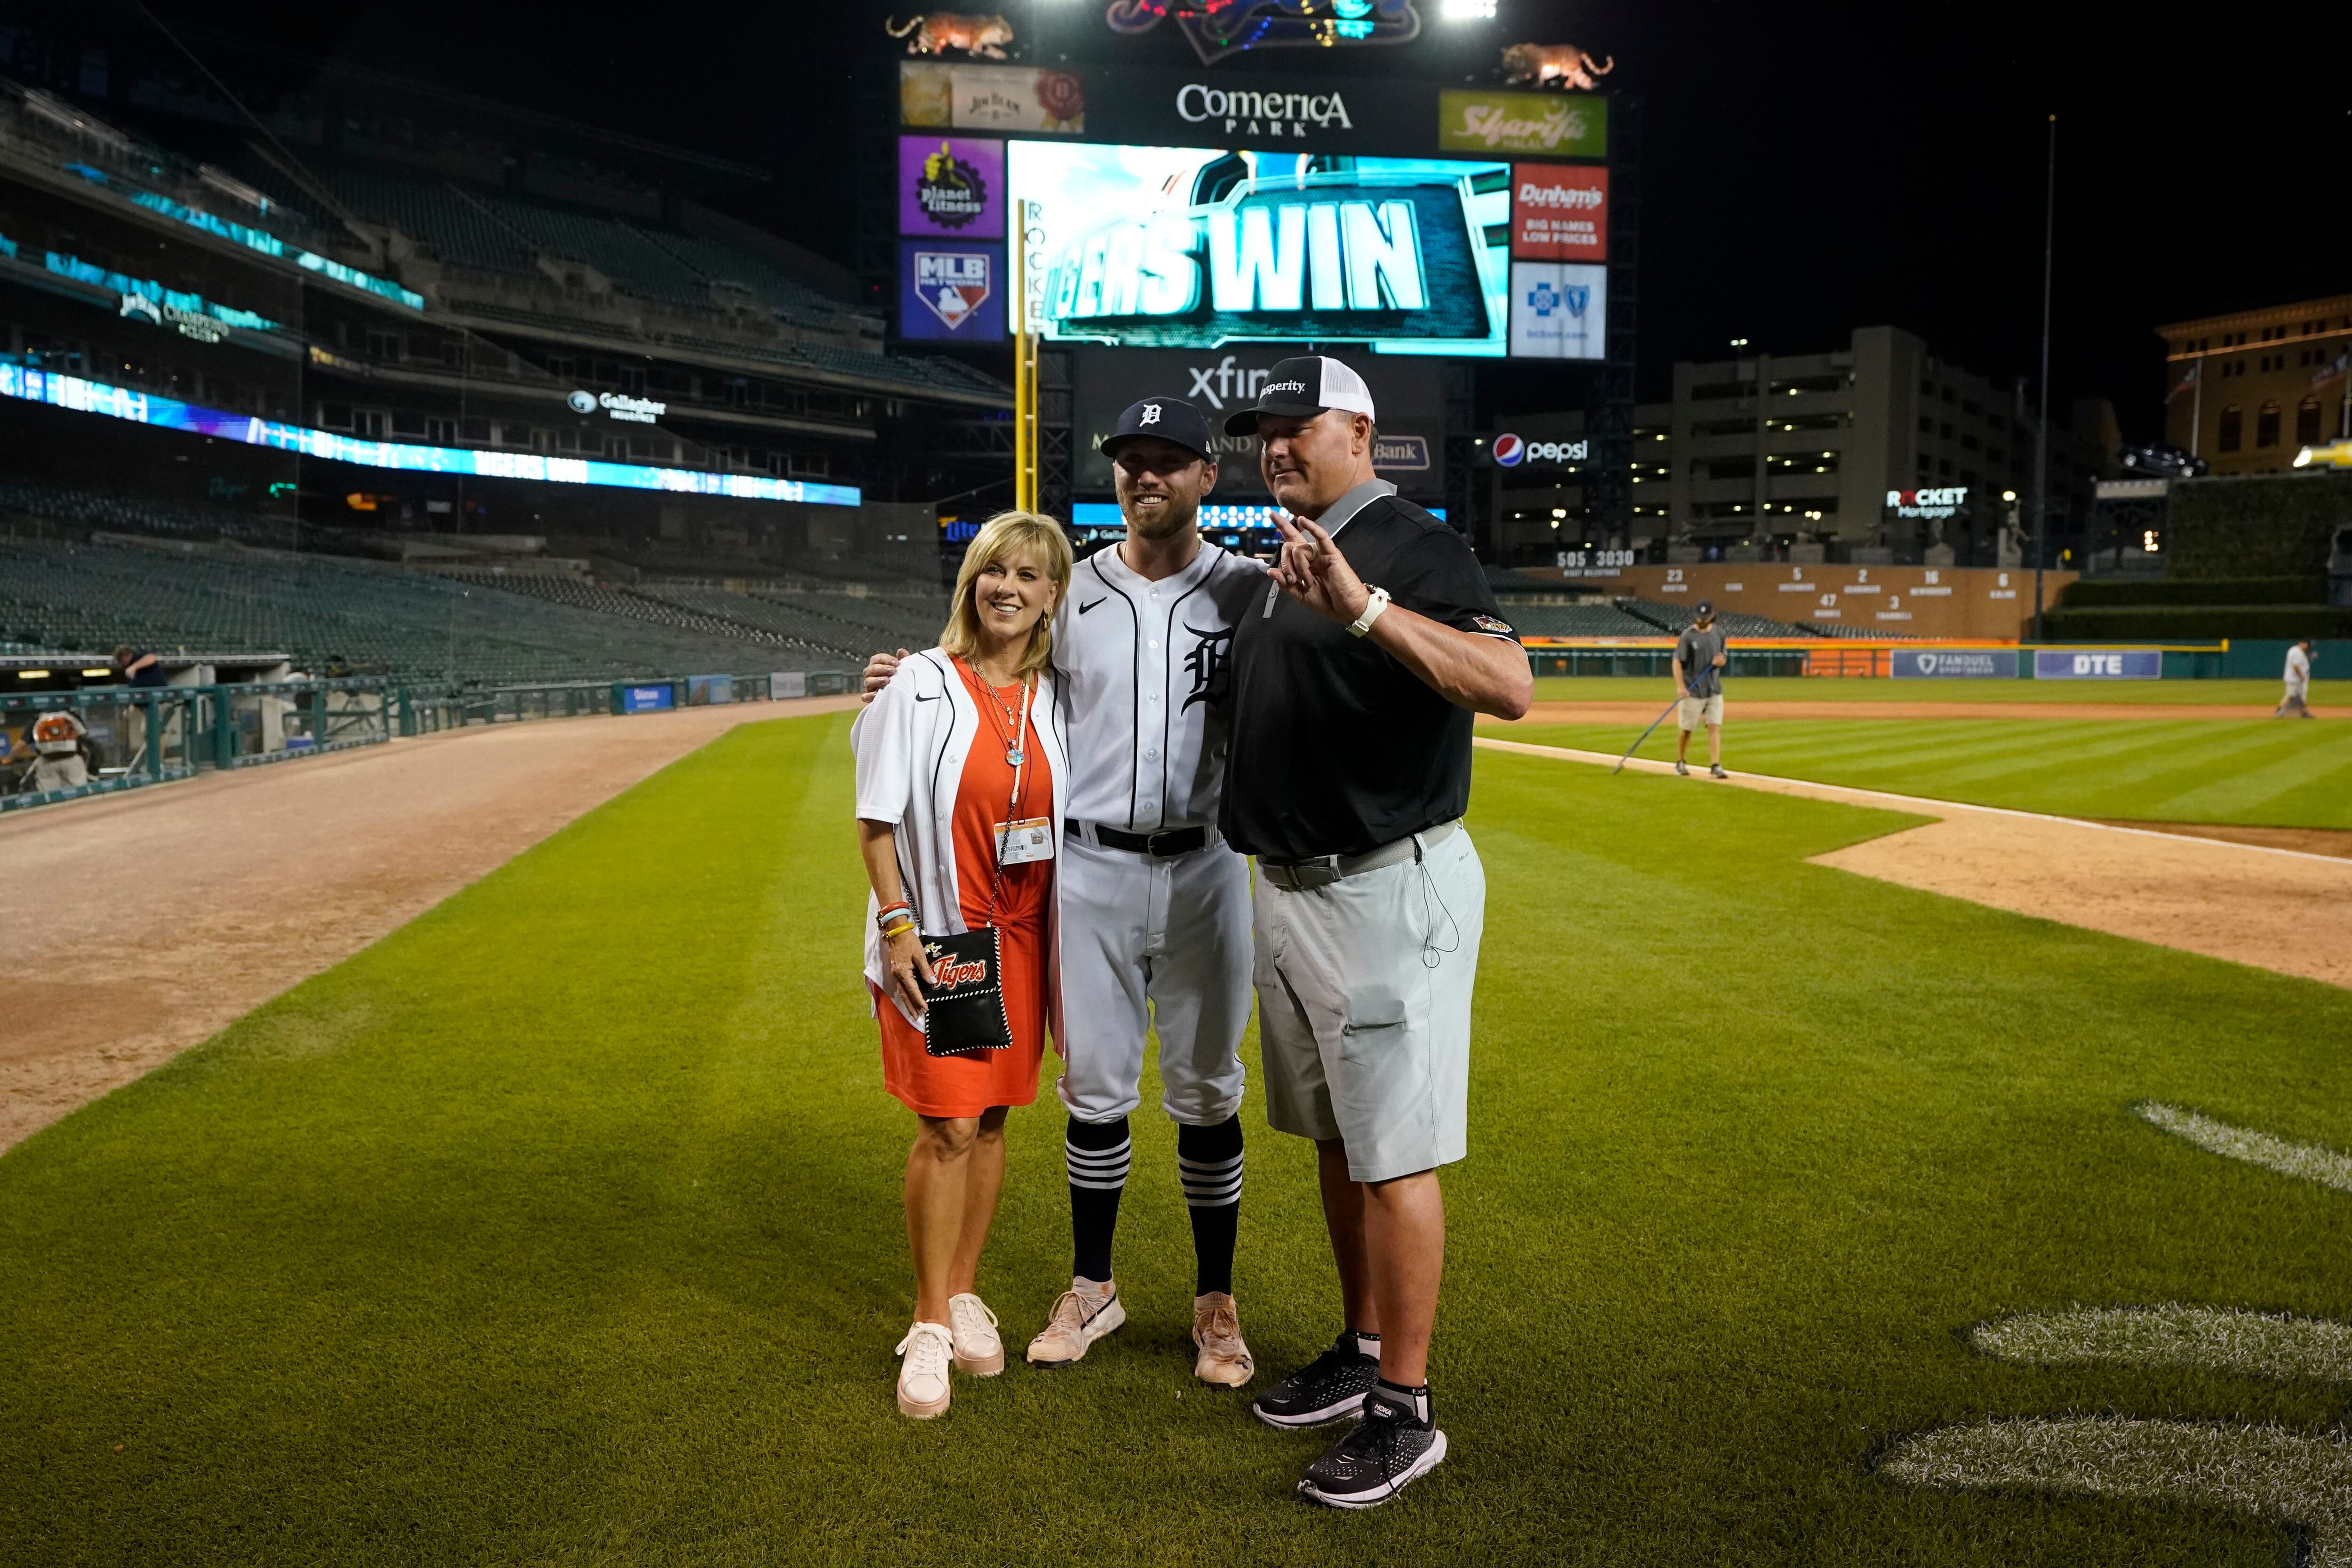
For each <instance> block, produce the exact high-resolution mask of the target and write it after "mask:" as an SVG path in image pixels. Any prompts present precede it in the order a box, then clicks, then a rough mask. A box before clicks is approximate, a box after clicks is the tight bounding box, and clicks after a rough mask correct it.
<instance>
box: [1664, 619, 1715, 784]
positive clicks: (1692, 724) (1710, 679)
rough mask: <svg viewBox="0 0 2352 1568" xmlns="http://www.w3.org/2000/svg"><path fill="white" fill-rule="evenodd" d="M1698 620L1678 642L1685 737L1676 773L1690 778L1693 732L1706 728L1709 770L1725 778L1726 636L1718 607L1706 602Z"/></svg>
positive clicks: (1679, 717) (1677, 755)
mask: <svg viewBox="0 0 2352 1568" xmlns="http://www.w3.org/2000/svg"><path fill="white" fill-rule="evenodd" d="M1694 613H1695V614H1696V616H1697V619H1696V620H1694V621H1693V622H1692V623H1691V624H1690V625H1689V626H1685V627H1684V628H1683V635H1682V636H1681V637H1676V638H1675V696H1676V697H1679V698H1681V699H1682V708H1681V710H1680V711H1679V712H1677V713H1676V714H1675V723H1676V724H1677V725H1679V726H1680V727H1681V735H1680V738H1679V739H1677V740H1676V741H1675V772H1676V773H1680V774H1682V775H1683V776H1684V777H1685V778H1688V777H1689V776H1690V738H1691V731H1693V730H1696V729H1697V728H1698V727H1699V726H1700V725H1701V724H1705V725H1706V771H1707V775H1708V776H1709V777H1711V778H1718V779H1719V778H1725V777H1727V776H1728V775H1727V774H1726V773H1724V771H1723V665H1724V660H1725V658H1726V655H1725V654H1724V651H1723V634H1722V633H1721V632H1719V631H1717V630H1716V629H1715V606H1714V605H1712V604H1710V603H1708V602H1707V601H1706V600H1705V599H1701V600H1700V601H1699V602H1698V608H1697V610H1696V612H1694Z"/></svg>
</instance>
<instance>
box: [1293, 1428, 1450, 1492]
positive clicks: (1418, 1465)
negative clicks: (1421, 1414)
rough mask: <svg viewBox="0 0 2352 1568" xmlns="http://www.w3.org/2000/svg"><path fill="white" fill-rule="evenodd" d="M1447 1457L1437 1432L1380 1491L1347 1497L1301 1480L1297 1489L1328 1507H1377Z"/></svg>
mask: <svg viewBox="0 0 2352 1568" xmlns="http://www.w3.org/2000/svg"><path fill="white" fill-rule="evenodd" d="M1443 1458H1445V1434H1444V1433H1443V1432H1440V1433H1439V1434H1438V1435H1437V1441H1435V1442H1434V1443H1432V1444H1431V1445H1430V1446H1429V1448H1428V1450H1427V1451H1426V1452H1424V1453H1423V1455H1422V1456H1421V1458H1418V1459H1415V1460H1414V1461H1413V1462H1412V1468H1409V1469H1407V1470H1406V1471H1405V1473H1404V1474H1402V1475H1401V1476H1399V1477H1398V1478H1397V1479H1395V1480H1393V1481H1391V1482H1389V1483H1387V1484H1386V1485H1385V1486H1383V1487H1381V1489H1379V1490H1377V1491H1368V1492H1353V1493H1350V1494H1349V1495H1348V1496H1346V1497H1332V1496H1330V1495H1328V1494H1327V1493H1324V1492H1319V1491H1317V1490H1316V1489H1315V1483H1314V1482H1312V1481H1301V1482H1299V1483H1298V1491H1299V1495H1300V1496H1302V1497H1309V1498H1313V1499H1314V1500H1316V1501H1317V1502H1319V1503H1321V1504H1323V1505H1324V1506H1325V1507H1326V1508H1378V1507H1380V1506H1381V1504H1382V1503H1384V1502H1386V1501H1388V1500H1390V1499H1391V1498H1392V1497H1394V1496H1396V1495H1397V1493H1399V1492H1401V1491H1402V1490H1404V1489H1405V1488H1407V1487H1409V1486H1411V1485H1412V1483H1413V1482H1414V1481H1416V1480H1418V1479H1421V1478H1422V1477H1423V1476H1425V1475H1427V1474H1429V1472H1430V1471H1432V1470H1433V1469H1435V1468H1437V1466H1438V1461H1439V1460H1441V1459H1443Z"/></svg>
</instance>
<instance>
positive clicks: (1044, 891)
mask: <svg viewBox="0 0 2352 1568" xmlns="http://www.w3.org/2000/svg"><path fill="white" fill-rule="evenodd" d="M956 664H957V667H958V669H959V671H961V669H962V668H963V661H962V660H961V659H958V660H957V661H956ZM964 685H965V689H966V691H967V693H969V694H970V695H971V696H972V697H973V699H974V700H976V701H980V702H983V703H984V702H985V701H986V699H984V698H982V697H980V695H979V692H980V689H981V688H980V684H979V682H978V681H977V680H975V679H971V677H970V676H966V678H965V682H964ZM996 695H997V697H998V698H999V699H1000V700H1002V701H1003V703H1004V704H1006V705H1007V706H1008V707H1009V708H1010V709H1011V710H1012V711H1013V712H1014V713H1016V714H1017V713H1018V712H1019V711H1020V710H1021V688H1020V687H1019V686H1017V685H1016V686H1003V687H999V688H997V689H996ZM1037 722H1038V715H1037V714H1036V713H1035V712H1034V710H1033V711H1032V712H1031V714H1030V717H1029V726H1030V736H1029V743H1028V747H1027V753H1028V758H1029V761H1028V765H1027V766H1025V767H1024V768H1023V769H1022V770H1021V773H1022V779H1021V812H1020V815H1021V816H1024V817H1027V816H1051V815H1052V813H1053V809H1054V779H1053V775H1052V773H1050V772H1049V771H1048V769H1047V766H1046V763H1045V747H1044V746H1042V745H1040V744H1039V743H1038V742H1037V736H1036V728H1037ZM1004 752H1005V747H1004V745H1003V742H1002V738H1001V737H1000V736H999V735H998V734H997V732H996V729H995V726H994V725H992V723H991V722H990V721H989V719H988V714H987V710H986V709H985V708H984V707H983V708H982V713H981V722H980V732H979V734H978V735H976V736H974V737H973V739H972V742H971V751H970V752H969V753H967V754H966V756H965V757H964V763H963V777H962V778H961V780H960V781H958V784H957V786H956V805H955V817H954V823H955V827H954V834H955V857H956V898H957V900H958V901H959V902H961V904H962V906H963V922H964V926H965V928H966V929H967V930H971V931H978V930H979V929H980V928H981V927H982V926H983V925H986V924H990V923H993V924H994V925H995V926H996V928H997V938H996V942H997V952H998V953H999V955H1000V968H1001V969H1002V971H1003V984H1004V1015H1005V1017H1006V1019H1007V1020H1008V1021H1009V1022H1010V1023H1011V1024H1012V1026H1013V1044H1012V1046H1011V1047H1009V1048H1007V1049H1005V1050H1001V1051H981V1052H977V1053H974V1054H972V1055H969V1056H955V1057H935V1056H932V1055H931V1054H930V1053H929V1051H926V1050H925V1049H924V1048H923V1032H922V1030H920V1029H919V1028H917V1027H915V1026H913V1025H911V1024H909V1023H908V1022H907V1020H906V1019H905V1018H904V1017H902V1016H900V1015H899V1012H898V1005H897V1004H895V1003H893V1002H891V1001H890V1000H889V998H887V996H884V995H882V994H880V993H879V992H878V991H877V992H876V994H875V999H874V1000H875V1007H874V1014H875V1016H876V1017H877V1019H879V1020H880V1021H881V1025H882V1086H883V1087H884V1088H885V1089H888V1090H889V1091H890V1092H891V1093H892V1094H894V1095H896V1096H898V1099H899V1100H901V1101H902V1102H904V1104H905V1105H906V1107H907V1109H908V1110H912V1111H914V1112H916V1113H917V1114H919V1115H922V1116H978V1115H979V1114H980V1113H981V1112H982V1111H983V1110H988V1109H989V1108H990V1107H991V1106H996V1105H1027V1104H1029V1103H1030V1102H1031V1101H1033V1100H1035V1099H1036V1098H1037V1064H1038V1063H1039V1062H1040V1061H1041V1060H1043V1059H1044V1057H1045V1015H1046V993H1045V985H1046V978H1047V976H1046V963H1047V956H1048V955H1047V934H1048V933H1047V930H1046V920H1047V917H1048V916H1049V915H1050V913H1051V912H1052V910H1053V903H1054V862H1053V861H1051V860H1031V861H1028V862H1026V863H1024V864H1023V865H1019V866H1007V867H1006V868H1004V880H1003V885H1002V887H1001V888H1000V889H999V891H998V894H997V900H996V919H995V921H993V922H991V921H989V918H988V889H989V883H990V881H991V879H992V878H993V877H994V876H995V866H996V825H997V824H998V823H1000V822H1003V820H1004V819H1005V815H1004V814H1005V807H1006V805H1007V804H1008V803H1009V802H1010V801H1011V800H1012V798H1013V764H1012V763H1008V762H1006V761H1005V760H1004ZM867 988H868V989H869V990H871V989H873V986H872V984H871V982H869V983H868V984H867Z"/></svg>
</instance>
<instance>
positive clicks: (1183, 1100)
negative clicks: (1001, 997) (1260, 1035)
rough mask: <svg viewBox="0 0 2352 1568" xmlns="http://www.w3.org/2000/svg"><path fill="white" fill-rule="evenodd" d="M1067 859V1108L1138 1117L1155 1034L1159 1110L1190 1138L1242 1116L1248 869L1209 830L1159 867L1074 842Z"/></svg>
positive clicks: (1079, 1113)
mask: <svg viewBox="0 0 2352 1568" xmlns="http://www.w3.org/2000/svg"><path fill="white" fill-rule="evenodd" d="M1062 856H1063V859H1062V875H1061V937H1062V942H1061V946H1062V1023H1063V1027H1064V1031H1065V1032H1066V1034H1067V1035H1068V1036H1069V1038H1068V1039H1066V1040H1065V1041H1063V1042H1062V1057H1063V1068H1062V1079H1061V1082H1060V1084H1059V1085H1058V1092H1059V1094H1060V1096H1061V1100H1062V1103H1063V1104H1064V1105H1065V1106H1067V1107H1068V1108H1069V1111H1070V1114H1071V1115H1073V1116H1075V1117H1076V1118H1077V1119H1078V1120H1079V1121H1117V1120H1118V1118H1120V1117H1122V1116H1125V1115H1127V1114H1128V1113H1129V1111H1131V1110H1134V1109H1135V1108H1136V1106H1137V1105H1139V1104H1140V1103H1141V1101H1142V1090H1141V1084H1142V1079H1143V1047H1144V1040H1145V1037H1146V1034H1147V1033H1148V1031H1149V1030H1150V1028H1151V1027H1152V1026H1154V1025H1155V1024H1156V1025H1157V1026H1158V1028H1159V1032H1160V1083H1161V1086H1162V1088H1163V1089H1164V1090H1165V1093H1164V1095H1163V1096H1162V1098H1161V1101H1160V1105H1161V1108H1162V1109H1163V1110H1166V1111H1167V1112H1168V1114H1169V1115H1170V1116H1171V1118H1173V1119H1174V1120H1175V1121H1180V1122H1185V1123H1188V1124H1190V1125H1192V1126H1195V1127H1213V1126H1215V1125H1216V1124H1217V1123H1218V1122H1221V1121H1225V1120H1226V1119H1227V1118H1228V1117H1231V1116H1232V1115H1233V1114H1234V1112H1235V1111H1237V1110H1240V1109H1241V1104H1242V1087H1243V1070H1242V1060H1241V1040H1242V1031H1243V1029H1244V1028H1245V1027H1246V1026H1248V1024H1249V1013H1250V994H1251V987H1250V889H1249V862H1248V861H1246V860H1244V858H1242V857H1241V856H1239V855H1237V854H1235V853H1234V851H1233V850H1231V849H1229V848H1227V847H1225V843H1224V841H1223V839H1221V838H1218V837H1216V836H1215V834H1214V833H1212V834H1211V836H1210V844H1209V847H1207V848H1205V849H1199V850H1195V851H1194V852H1193V853H1192V854H1190V855H1178V856H1173V857H1171V858H1167V859H1155V858H1151V857H1150V856H1148V855H1139V854H1135V853H1132V852H1130V851H1128V850H1123V849H1104V848H1099V847H1096V846H1094V845H1091V844H1088V843H1087V842H1085V841H1084V840H1083V839H1082V838H1080V837H1079V836H1078V835H1077V834H1076V833H1073V834H1071V835H1070V836H1069V837H1066V838H1065V839H1064V840H1063V842H1062Z"/></svg>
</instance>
